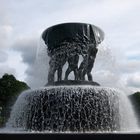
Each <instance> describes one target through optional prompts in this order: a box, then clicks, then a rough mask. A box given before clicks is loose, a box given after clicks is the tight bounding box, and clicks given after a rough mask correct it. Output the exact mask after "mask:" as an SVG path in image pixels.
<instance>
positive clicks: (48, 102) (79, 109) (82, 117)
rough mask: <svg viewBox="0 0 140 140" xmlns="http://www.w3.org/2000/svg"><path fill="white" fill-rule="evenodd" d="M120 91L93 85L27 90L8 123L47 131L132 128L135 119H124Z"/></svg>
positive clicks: (28, 129) (124, 112) (16, 126)
mask: <svg viewBox="0 0 140 140" xmlns="http://www.w3.org/2000/svg"><path fill="white" fill-rule="evenodd" d="M121 94H122V93H121V92H119V91H117V90H115V89H111V88H105V87H99V86H91V85H89V86H82V87H81V86H80V85H76V86H48V87H44V88H40V89H34V90H28V91H25V92H23V93H22V94H21V95H20V96H19V97H18V99H17V101H16V103H15V105H14V107H13V110H12V112H11V116H10V119H9V121H8V123H7V126H8V127H13V128H22V129H23V130H25V131H30V130H34V131H47V132H95V131H97V132H98V131H104V132H105V131H108V132H112V131H122V130H123V129H124V130H125V131H126V129H131V128H133V127H132V126H131V121H132V120H131V121H129V120H128V119H127V118H123V117H125V115H126V116H127V115H128V113H126V111H125V110H126V108H125V106H124V105H123V102H124V101H123V102H122V100H124V98H123V99H121V98H122V95H121ZM127 107H129V106H128V105H127ZM122 112H123V114H122ZM121 114H122V115H121ZM125 123H126V128H125ZM132 124H133V126H134V127H135V123H134V122H133V121H132Z"/></svg>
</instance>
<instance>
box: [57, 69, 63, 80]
mask: <svg viewBox="0 0 140 140" xmlns="http://www.w3.org/2000/svg"><path fill="white" fill-rule="evenodd" d="M57 72H58V77H57V79H58V81H62V68H61V67H60V68H58V71H57Z"/></svg>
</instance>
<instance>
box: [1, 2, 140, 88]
mask: <svg viewBox="0 0 140 140" xmlns="http://www.w3.org/2000/svg"><path fill="white" fill-rule="evenodd" d="M3 2H4V3H5V5H4V6H0V8H1V9H0V15H1V17H2V20H1V21H0V30H1V33H0V44H3V45H1V46H8V47H11V46H14V51H16V53H17V54H19V55H20V57H22V58H21V61H20V63H22V64H23V65H24V66H25V67H26V68H23V69H24V77H26V76H29V78H27V79H28V81H29V79H30V78H31V77H30V76H32V78H33V77H34V78H35V76H36V75H37V74H35V73H34V68H33V67H35V66H33V61H34V59H35V53H36V47H37V46H36V42H37V41H38V39H39V36H40V35H41V33H42V31H43V30H45V28H47V27H49V26H52V25H54V24H57V23H62V22H88V23H91V24H95V25H97V26H99V27H101V29H103V31H104V32H105V40H104V42H103V43H102V45H103V46H104V45H105V47H103V46H100V48H99V49H100V51H99V52H98V56H97V59H96V62H95V67H94V69H93V77H94V78H95V80H96V81H100V82H101V83H102V84H105V85H110V86H112V85H113V84H116V83H114V80H115V81H117V83H123V82H124V85H126V86H127V87H128V84H127V81H129V79H130V77H129V78H128V75H130V74H132V75H133V74H134V73H138V71H139V69H140V67H139V66H140V65H139V60H140V58H139V52H140V47H139V46H140V39H139V36H140V26H139V25H140V19H139V13H140V8H139V7H140V1H139V0H133V1H132V0H123V1H122V0H114V1H112V0H107V1H106V0H99V1H96V0H89V1H87V0H70V1H65V0H61V1H60V2H59V3H58V0H47V1H46V0H42V1H40V0H38V1H33V0H30V1H28V0H24V1H22V2H21V1H19V0H13V1H8V0H3ZM3 7H4V8H3ZM1 46H0V49H1V48H2V47H1ZM29 46H30V47H29ZM34 46H35V47H34ZM3 48H5V47H3ZM105 48H110V50H104V49H105ZM3 52H5V50H4V51H3ZM5 58H6V57H5ZM0 60H2V61H4V57H3V58H2V57H0ZM18 62H19V61H18ZM27 65H28V67H27ZM13 67H14V66H13ZM15 68H16V65H15ZM43 69H44V68H43ZM18 71H19V73H21V72H20V70H18ZM33 73H34V74H33ZM43 73H44V75H45V72H43ZM39 75H40V76H41V74H39V73H38V76H36V78H35V79H37V78H38V79H40V80H38V83H39V81H41V80H42V78H39ZM32 78H31V79H32ZM45 78H46V77H45ZM45 78H44V79H45ZM34 81H35V80H34ZM36 81H37V80H36ZM111 81H112V82H111ZM30 82H31V80H30ZM133 83H134V82H133ZM36 85H37V84H36ZM129 85H130V84H129ZM132 85H133V84H132Z"/></svg>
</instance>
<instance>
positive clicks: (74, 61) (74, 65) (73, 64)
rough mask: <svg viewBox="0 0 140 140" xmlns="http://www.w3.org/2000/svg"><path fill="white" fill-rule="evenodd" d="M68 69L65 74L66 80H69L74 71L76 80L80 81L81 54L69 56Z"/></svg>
mask: <svg viewBox="0 0 140 140" xmlns="http://www.w3.org/2000/svg"><path fill="white" fill-rule="evenodd" d="M67 61H68V68H67V70H66V72H65V80H68V75H69V74H70V73H71V72H72V71H73V72H74V77H75V80H78V61H79V54H77V52H75V53H70V54H69V55H68V60H67Z"/></svg>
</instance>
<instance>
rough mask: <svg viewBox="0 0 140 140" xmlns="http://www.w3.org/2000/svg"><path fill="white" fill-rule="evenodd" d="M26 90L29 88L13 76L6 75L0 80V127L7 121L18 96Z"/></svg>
mask: <svg viewBox="0 0 140 140" xmlns="http://www.w3.org/2000/svg"><path fill="white" fill-rule="evenodd" d="M26 89H29V86H28V85H27V84H26V83H24V82H21V81H18V80H16V78H15V77H14V76H13V75H9V74H4V75H3V76H2V78H0V126H1V125H3V124H4V123H5V121H7V119H8V117H9V115H10V111H11V106H12V105H13V104H14V102H15V100H16V98H17V96H18V95H19V94H20V93H21V92H22V91H24V90H26Z"/></svg>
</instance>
